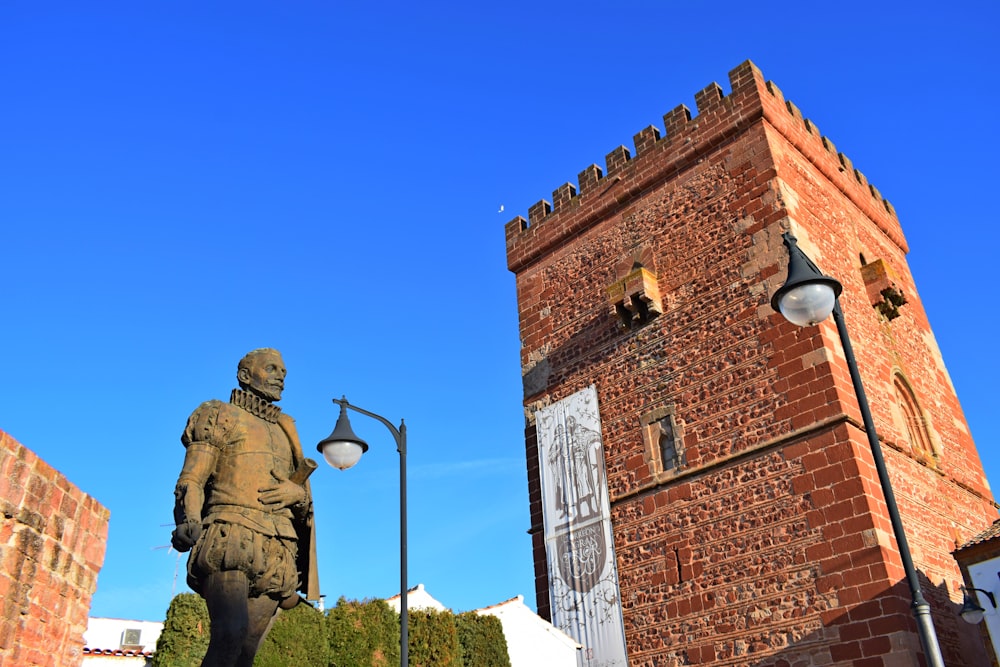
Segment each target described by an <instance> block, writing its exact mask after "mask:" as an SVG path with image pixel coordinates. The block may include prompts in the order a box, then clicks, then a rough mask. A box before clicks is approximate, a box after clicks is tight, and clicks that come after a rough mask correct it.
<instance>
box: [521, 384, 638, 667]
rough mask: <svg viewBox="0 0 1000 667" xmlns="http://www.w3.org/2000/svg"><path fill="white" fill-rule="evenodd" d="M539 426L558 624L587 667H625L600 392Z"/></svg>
mask: <svg viewBox="0 0 1000 667" xmlns="http://www.w3.org/2000/svg"><path fill="white" fill-rule="evenodd" d="M535 424H536V429H537V433H538V458H539V466H540V469H541V487H542V507H543V517H544V523H545V549H546V557H547V559H548V570H549V585H550V591H549V594H550V596H551V601H552V617H553V618H552V622H553V624H555V625H556V626H557V627H558V628H560V629H561V630H563V631H564V632H566V633H567V634H569V635H570V636H572V637H573V638H575V639H576V640H577V641H578V642H580V643H581V644H583V645H584V651H583V652H582V655H581V656H580V665H581V666H586V667H624V666H625V665H627V664H628V661H627V659H626V657H625V632H624V627H623V624H622V615H621V600H620V597H619V591H618V570H617V567H616V564H615V556H614V541H613V536H612V533H611V508H610V504H609V502H608V484H607V476H606V473H605V468H604V449H603V445H602V443H601V417H600V412H599V410H598V405H597V390H596V389H595V388H594V387H593V386H590V387H588V388H587V389H584V390H582V391H579V392H577V393H575V394H573V395H572V396H569V397H567V398H565V399H563V400H561V401H558V402H557V403H554V404H553V405H551V406H549V407H547V408H544V409H542V410H539V411H538V412H536V413H535Z"/></svg>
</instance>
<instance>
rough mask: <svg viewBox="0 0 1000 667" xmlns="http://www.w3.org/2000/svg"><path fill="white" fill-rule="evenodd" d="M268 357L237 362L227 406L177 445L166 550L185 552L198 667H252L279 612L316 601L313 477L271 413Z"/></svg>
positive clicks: (275, 388) (273, 390) (275, 367)
mask: <svg viewBox="0 0 1000 667" xmlns="http://www.w3.org/2000/svg"><path fill="white" fill-rule="evenodd" d="M285 373H286V371H285V364H284V362H283V361H282V359H281V355H280V354H279V353H278V351H277V350H272V349H267V348H265V349H259V350H254V351H252V352H250V353H249V354H247V355H246V356H245V357H243V359H242V360H241V361H240V363H239V366H238V370H237V376H236V377H237V379H238V381H239V385H240V388H239V389H234V390H233V393H232V396H231V398H230V399H229V402H228V403H223V402H222V401H217V400H212V401H208V402H206V403H202V404H201V405H200V406H199V407H198V409H197V410H195V411H194V413H193V414H192V415H191V417H190V418H189V419H188V423H187V427H186V428H185V429H184V434H183V435H182V436H181V442H182V443H183V444H184V447H185V448H186V453H185V456H184V467H183V468H182V470H181V474H180V478H179V479H178V480H177V487H176V489H175V491H174V495H175V496H176V504H175V506H174V520H175V521H176V523H177V527H176V528H175V530H174V532H173V539H172V543H173V546H174V548H175V549H177V550H178V551H188V550H190V551H191V555H190V557H189V558H188V584H189V585H190V586H191V588H192V589H194V590H195V591H197V592H198V593H199V594H201V596H202V597H204V598H205V602H206V603H207V605H208V613H209V618H210V620H211V639H210V643H209V646H208V653H207V654H206V656H205V660H204V662H202V665H203V667H223V666H224V667H233V666H238V667H251V665H252V664H253V659H254V656H255V655H256V653H257V649H258V647H259V646H260V644H261V642H262V641H263V639H264V636H265V635H266V634H267V631H268V629H269V628H270V625H271V622H272V621H273V619H274V618H275V616H276V615H277V613H278V608H279V607H281V608H283V609H288V608H291V607H293V606H295V604H296V603H298V601H299V600H300V599H301V598H300V597H299V595H298V594H297V593H296V591H302V592H303V593H305V596H306V598H307V599H309V600H318V599H319V581H318V579H317V576H316V564H315V561H316V558H315V544H314V542H315V540H314V539H313V538H314V529H313V516H312V496H311V494H310V491H309V483H308V481H307V478H308V476H309V473H311V472H312V471H313V470H314V469H315V468H316V463H315V462H314V461H313V460H312V459H307V458H305V457H304V456H303V454H302V446H301V444H300V443H299V438H298V435H297V434H296V432H295V422H294V421H293V420H292V418H291V417H289V416H288V415H286V414H284V413H282V411H281V408H279V407H278V406H276V405H274V403H275V402H276V401H279V400H281V392H282V391H283V390H284V388H285Z"/></svg>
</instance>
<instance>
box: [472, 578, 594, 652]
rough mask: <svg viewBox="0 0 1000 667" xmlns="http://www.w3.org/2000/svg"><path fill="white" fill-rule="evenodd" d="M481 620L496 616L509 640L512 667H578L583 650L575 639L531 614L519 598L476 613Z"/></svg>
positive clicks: (508, 646) (522, 599) (520, 596)
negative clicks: (483, 617) (579, 656)
mask: <svg viewBox="0 0 1000 667" xmlns="http://www.w3.org/2000/svg"><path fill="white" fill-rule="evenodd" d="M476 613H477V614H479V615H480V616H496V617H497V618H499V619H500V623H501V625H503V634H504V637H506V639H507V655H509V656H510V664H511V667H576V666H577V661H578V654H579V652H580V650H581V649H582V648H583V646H581V645H580V644H579V643H578V642H577V641H576V640H575V639H573V638H572V637H570V636H569V635H567V634H566V633H565V632H563V631H562V630H560V629H559V628H557V627H556V626H554V625H552V624H551V623H549V622H548V621H546V620H545V619H544V618H542V617H541V616H539V615H538V614H536V613H535V612H533V611H531V609H530V608H529V607H528V605H526V604H524V596H523V595H518V596H517V597H516V598H511V599H510V600H507V601H506V602H501V603H500V604H495V605H493V606H492V607H484V608H483V609H477V610H476Z"/></svg>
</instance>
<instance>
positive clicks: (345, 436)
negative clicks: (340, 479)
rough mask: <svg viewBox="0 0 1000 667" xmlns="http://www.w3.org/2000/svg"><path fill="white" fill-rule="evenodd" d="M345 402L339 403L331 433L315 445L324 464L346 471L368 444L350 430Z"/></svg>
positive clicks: (356, 460) (358, 458) (366, 449)
mask: <svg viewBox="0 0 1000 667" xmlns="http://www.w3.org/2000/svg"><path fill="white" fill-rule="evenodd" d="M346 402H347V401H346V399H344V402H343V403H340V417H338V418H337V425H336V426H335V427H334V429H333V433H331V434H330V435H328V436H327V437H326V438H324V439H323V440H321V441H320V443H319V444H318V445H316V449H317V450H319V451H320V452H321V453H322V454H323V458H324V459H326V462H327V463H329V464H330V465H332V466H333V467H334V468H336V469H337V470H347V469H348V468H350V467H351V466H353V465H354V464H355V463H357V462H358V461H359V460H360V459H361V455H362V454H364V453H365V452H367V451H368V443H367V442H365V441H364V440H362V439H361V438H359V437H358V436H357V435H355V434H354V429H352V428H351V420H350V419H348V418H347V408H346V407H344V403H346Z"/></svg>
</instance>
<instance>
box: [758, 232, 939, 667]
mask: <svg viewBox="0 0 1000 667" xmlns="http://www.w3.org/2000/svg"><path fill="white" fill-rule="evenodd" d="M781 238H782V240H783V241H784V243H785V246H786V247H787V248H788V277H787V278H786V279H785V284H784V285H782V286H781V287H780V288H778V291H777V292H775V293H774V296H773V297H771V307H772V308H774V309H775V310H777V311H778V312H779V313H781V314H782V315H784V317H785V319H787V320H788V321H789V322H791V323H792V324H795V325H797V326H800V327H806V326H812V325H814V324H819V323H820V322H822V321H823V320H825V319H826V318H827V317H829V316H830V314H831V313H832V314H833V319H834V322H836V324H837V334H838V335H839V337H840V344H841V346H842V347H843V348H844V356H845V358H846V360H847V368H848V370H849V371H850V373H851V383H852V384H853V385H854V394H855V396H857V399H858V408H859V409H860V410H861V420H862V421H863V422H864V426H865V434H866V435H867V436H868V446H869V447H870V448H871V452H872V459H873V461H874V463H875V470H876V472H877V473H878V479H879V483H880V485H881V487H882V495H883V496H884V497H885V505H886V509H887V511H888V513H889V521H890V522H891V523H892V532H893V534H894V535H895V537H896V544H897V545H898V546H899V557H900V560H902V561H903V571H904V572H905V573H906V581H907V583H908V584H909V586H910V594H911V596H912V599H913V604H912V605H911V607H912V609H913V615H914V617H915V618H916V621H917V634H918V635H919V636H920V644H921V646H922V647H923V649H924V656H925V657H926V659H927V665H928V667H944V658H943V657H942V656H941V646H940V644H939V643H938V638H937V633H936V632H935V630H934V621H933V619H932V618H931V608H930V605H929V604H928V603H927V600H926V599H924V594H923V592H922V591H921V590H920V579H919V578H918V577H917V570H916V568H915V567H914V565H913V558H912V557H911V555H910V546H909V543H908V542H907V540H906V533H905V532H904V531H903V521H902V519H901V518H900V516H899V508H898V507H897V505H896V495H895V493H893V490H892V484H891V482H890V481H889V471H888V470H887V469H886V467H885V459H884V458H883V456H882V447H881V446H880V445H879V442H878V435H877V433H876V432H875V422H874V421H873V420H872V413H871V408H870V407H869V406H868V398H867V396H866V395H865V388H864V385H863V384H862V383H861V373H860V372H859V371H858V362H857V360H856V359H855V358H854V348H853V347H852V346H851V338H850V336H849V335H848V333H847V325H846V324H845V323H844V313H843V311H841V309H840V299H839V297H840V293H841V292H842V291H843V289H844V288H843V286H842V285H841V284H840V282H839V281H838V280H836V279H835V278H831V277H830V276H827V275H824V273H823V272H822V271H820V270H819V268H818V267H817V266H816V265H815V264H814V263H813V261H812V260H811V259H809V257H808V256H806V254H805V253H804V252H802V250H801V249H800V248H799V246H798V242H797V240H796V238H795V237H794V236H792V234H790V233H789V232H785V233H784V234H782V236H781Z"/></svg>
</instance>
